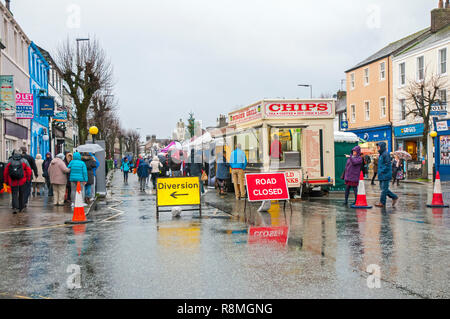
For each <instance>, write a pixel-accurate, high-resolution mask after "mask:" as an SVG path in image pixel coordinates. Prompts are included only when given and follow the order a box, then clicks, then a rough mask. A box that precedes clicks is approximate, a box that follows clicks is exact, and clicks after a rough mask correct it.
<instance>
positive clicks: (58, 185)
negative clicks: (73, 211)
mask: <svg viewBox="0 0 450 319" xmlns="http://www.w3.org/2000/svg"><path fill="white" fill-rule="evenodd" d="M64 158H65V156H64V154H58V155H56V157H55V158H54V159H53V160H52V162H51V163H50V167H49V168H48V174H49V175H50V182H51V184H52V187H53V205H55V206H64V196H65V194H66V185H67V174H68V173H70V169H68V168H67V166H66V164H65V163H64Z"/></svg>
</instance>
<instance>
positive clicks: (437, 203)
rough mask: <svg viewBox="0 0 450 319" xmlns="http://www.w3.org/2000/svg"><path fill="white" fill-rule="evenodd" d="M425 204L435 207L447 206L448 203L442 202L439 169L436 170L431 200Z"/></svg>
mask: <svg viewBox="0 0 450 319" xmlns="http://www.w3.org/2000/svg"><path fill="white" fill-rule="evenodd" d="M427 206H428V207H435V208H439V207H448V205H445V204H444V199H443V198H442V189H441V176H440V175H439V171H437V172H436V180H435V181H434V191H433V200H432V201H431V204H428V205H427Z"/></svg>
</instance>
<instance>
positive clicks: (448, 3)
mask: <svg viewBox="0 0 450 319" xmlns="http://www.w3.org/2000/svg"><path fill="white" fill-rule="evenodd" d="M438 8H439V9H444V0H439V5H438ZM448 8H450V0H446V1H445V9H448Z"/></svg>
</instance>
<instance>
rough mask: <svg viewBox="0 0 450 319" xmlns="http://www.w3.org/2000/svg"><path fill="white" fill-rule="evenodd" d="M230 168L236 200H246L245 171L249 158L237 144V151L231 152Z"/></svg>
mask: <svg viewBox="0 0 450 319" xmlns="http://www.w3.org/2000/svg"><path fill="white" fill-rule="evenodd" d="M230 166H231V169H232V170H231V177H232V179H233V184H234V194H235V195H236V199H240V198H245V182H244V177H245V175H244V170H245V169H246V168H247V156H246V155H245V153H244V152H243V151H242V150H241V144H237V146H236V148H235V150H234V151H233V152H231V155H230Z"/></svg>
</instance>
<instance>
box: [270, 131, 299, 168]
mask: <svg viewBox="0 0 450 319" xmlns="http://www.w3.org/2000/svg"><path fill="white" fill-rule="evenodd" d="M269 143H270V145H269V156H270V160H271V161H272V162H277V161H279V162H280V164H281V163H286V162H287V161H288V162H291V161H293V160H296V161H297V163H296V164H297V165H300V164H301V163H300V158H301V149H302V129H301V128H272V129H271V130H270V139H269ZM287 152H289V154H287Z"/></svg>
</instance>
